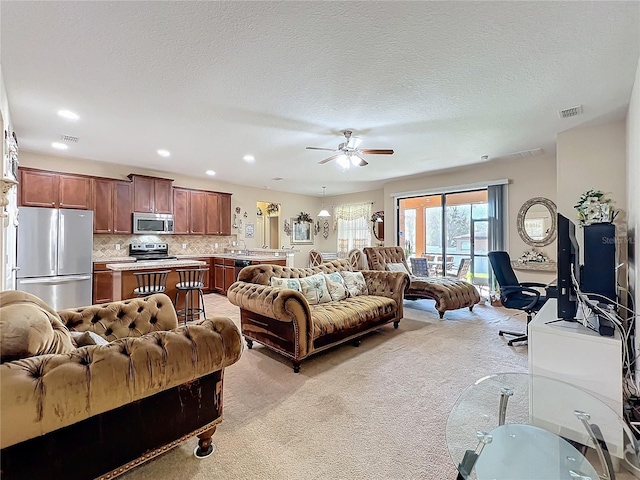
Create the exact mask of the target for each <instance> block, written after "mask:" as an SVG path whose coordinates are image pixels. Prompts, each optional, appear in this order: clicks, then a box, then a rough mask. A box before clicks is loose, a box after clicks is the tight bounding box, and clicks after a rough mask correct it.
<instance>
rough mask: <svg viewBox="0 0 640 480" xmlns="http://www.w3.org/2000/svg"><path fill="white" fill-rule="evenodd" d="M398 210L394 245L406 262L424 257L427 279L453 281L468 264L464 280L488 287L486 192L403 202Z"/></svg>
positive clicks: (426, 196) (444, 195)
mask: <svg viewBox="0 0 640 480" xmlns="http://www.w3.org/2000/svg"><path fill="white" fill-rule="evenodd" d="M398 207H399V210H398V213H399V216H398V245H400V246H401V247H403V248H404V251H405V256H406V257H407V258H410V257H412V256H416V257H426V258H427V261H428V265H429V275H430V276H439V277H443V276H448V277H456V276H457V275H458V273H459V272H461V271H462V269H461V268H460V267H461V265H462V262H463V261H466V262H471V263H470V266H471V268H470V269H469V273H468V274H466V276H467V278H466V279H467V280H472V281H473V282H474V283H475V284H484V285H486V284H487V283H488V273H489V271H488V270H489V265H488V260H487V251H488V227H489V222H488V196H487V190H486V189H483V190H475V191H469V192H460V193H450V194H437V195H425V196H420V197H411V198H403V199H399V200H398ZM465 270H466V269H465Z"/></svg>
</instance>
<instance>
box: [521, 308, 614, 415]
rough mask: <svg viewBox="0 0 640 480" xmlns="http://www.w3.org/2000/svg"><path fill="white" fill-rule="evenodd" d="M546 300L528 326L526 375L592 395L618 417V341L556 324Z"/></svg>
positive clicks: (570, 324)
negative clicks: (536, 376) (550, 379)
mask: <svg viewBox="0 0 640 480" xmlns="http://www.w3.org/2000/svg"><path fill="white" fill-rule="evenodd" d="M557 318H558V317H557V300H556V299H555V298H550V299H549V300H547V302H546V303H545V304H544V306H543V307H542V308H541V309H540V311H539V312H538V314H537V315H536V316H535V317H533V320H532V321H531V323H529V373H530V374H532V375H542V376H545V377H550V378H555V379H557V380H561V381H563V382H566V383H569V384H572V385H575V386H577V387H579V388H581V389H583V390H586V391H588V392H590V393H592V394H593V395H594V396H596V397H597V398H599V399H600V400H602V401H603V402H604V403H606V404H607V405H608V406H609V407H611V409H612V410H613V411H614V412H616V413H617V414H618V415H619V416H620V417H622V382H623V377H622V373H623V372H622V340H621V339H620V336H619V334H618V332H617V330H616V334H615V336H613V337H603V336H601V335H599V334H598V333H597V332H594V331H593V330H590V329H588V328H586V327H585V326H583V325H582V324H580V323H578V322H566V321H564V320H563V321H557V322H554V323H548V322H553V321H554V320H556V319H557Z"/></svg>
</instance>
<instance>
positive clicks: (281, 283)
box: [271, 277, 302, 293]
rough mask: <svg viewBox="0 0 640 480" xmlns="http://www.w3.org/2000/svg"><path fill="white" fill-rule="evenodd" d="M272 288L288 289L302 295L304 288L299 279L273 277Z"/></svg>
mask: <svg viewBox="0 0 640 480" xmlns="http://www.w3.org/2000/svg"><path fill="white" fill-rule="evenodd" d="M271 286H272V287H276V288H288V289H290V290H295V291H296V292H300V293H302V287H301V286H300V280H298V279H297V278H280V277H271Z"/></svg>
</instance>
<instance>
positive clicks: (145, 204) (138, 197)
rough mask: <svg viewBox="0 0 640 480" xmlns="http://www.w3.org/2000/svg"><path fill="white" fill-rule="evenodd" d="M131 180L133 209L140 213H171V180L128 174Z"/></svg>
mask: <svg viewBox="0 0 640 480" xmlns="http://www.w3.org/2000/svg"><path fill="white" fill-rule="evenodd" d="M129 178H130V179H131V180H132V181H133V211H134V212H141V213H173V191H172V190H173V188H172V184H173V180H170V179H168V178H156V177H147V176H145V175H135V174H133V173H132V174H131V175H129Z"/></svg>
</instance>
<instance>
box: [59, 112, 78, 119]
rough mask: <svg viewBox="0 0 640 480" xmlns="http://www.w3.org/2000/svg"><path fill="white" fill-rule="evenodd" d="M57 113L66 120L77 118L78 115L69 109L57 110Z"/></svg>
mask: <svg viewBox="0 0 640 480" xmlns="http://www.w3.org/2000/svg"><path fill="white" fill-rule="evenodd" d="M58 115H59V116H61V117H62V118H66V119H67V120H74V121H75V120H78V119H79V118H80V117H79V116H78V114H77V113H75V112H72V111H71V110H58Z"/></svg>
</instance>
